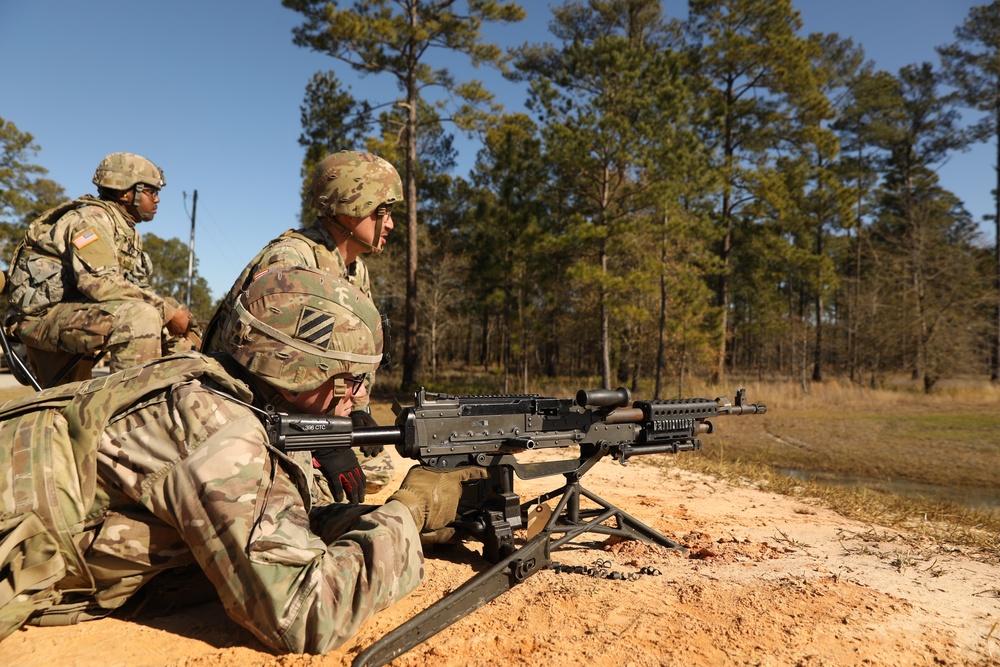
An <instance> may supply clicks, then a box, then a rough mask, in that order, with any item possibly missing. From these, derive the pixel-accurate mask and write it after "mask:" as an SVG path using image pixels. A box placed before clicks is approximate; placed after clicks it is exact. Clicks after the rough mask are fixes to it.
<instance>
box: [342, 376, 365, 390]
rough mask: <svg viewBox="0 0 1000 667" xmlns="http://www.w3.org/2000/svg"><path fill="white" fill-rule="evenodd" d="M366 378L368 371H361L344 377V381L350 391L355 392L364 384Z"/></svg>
mask: <svg viewBox="0 0 1000 667" xmlns="http://www.w3.org/2000/svg"><path fill="white" fill-rule="evenodd" d="M367 379H368V373H361V374H360V375H352V376H351V377H349V378H344V382H345V383H346V384H349V385H350V386H351V393H352V394H356V393H358V392H359V391H361V388H362V387H364V386H365V380H367Z"/></svg>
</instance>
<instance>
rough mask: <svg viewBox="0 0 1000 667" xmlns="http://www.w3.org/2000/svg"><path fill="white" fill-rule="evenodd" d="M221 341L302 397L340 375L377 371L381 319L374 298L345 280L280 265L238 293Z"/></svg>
mask: <svg viewBox="0 0 1000 667" xmlns="http://www.w3.org/2000/svg"><path fill="white" fill-rule="evenodd" d="M221 342H222V347H223V349H224V350H225V351H226V352H228V353H229V354H230V355H231V356H232V357H233V359H235V360H236V362H237V363H239V364H240V365H241V366H243V367H244V368H246V369H247V370H249V371H250V372H251V373H253V374H254V375H255V376H257V377H259V378H260V379H262V380H264V381H265V382H267V383H268V384H271V385H273V386H275V387H278V388H279V389H285V390H287V391H295V392H304V391H311V390H313V389H315V388H317V387H319V386H320V385H321V384H323V383H324V382H326V381H327V380H328V379H329V378H331V377H333V376H335V375H345V374H351V375H358V374H361V373H370V372H372V371H374V370H375V369H376V368H377V367H378V364H379V361H380V360H381V359H382V321H381V318H380V317H379V313H378V310H376V309H375V305H374V304H373V303H372V302H371V300H370V299H369V298H368V297H367V296H365V294H364V293H363V292H362V291H361V290H359V289H358V288H357V287H355V286H354V285H352V284H350V283H349V282H347V281H346V280H345V279H342V278H334V277H333V276H331V275H330V274H329V273H326V272H325V271H321V270H319V269H313V268H304V267H295V268H287V267H278V268H273V269H269V270H267V271H266V272H265V273H263V274H261V275H260V276H258V277H257V278H256V279H255V280H254V281H253V282H252V283H250V286H249V287H248V288H247V289H246V291H244V292H243V293H241V294H240V297H239V299H238V300H237V302H236V304H235V307H234V308H233V311H232V312H231V313H230V314H229V318H228V319H227V321H226V322H225V323H224V324H223V326H222V331H221Z"/></svg>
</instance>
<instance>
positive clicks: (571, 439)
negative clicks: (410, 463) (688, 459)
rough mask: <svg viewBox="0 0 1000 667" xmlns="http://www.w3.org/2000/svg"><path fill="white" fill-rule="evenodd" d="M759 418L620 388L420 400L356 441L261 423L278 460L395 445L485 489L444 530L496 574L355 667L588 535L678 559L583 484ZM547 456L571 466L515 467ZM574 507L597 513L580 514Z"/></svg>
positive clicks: (435, 628)
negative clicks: (614, 465) (535, 491)
mask: <svg viewBox="0 0 1000 667" xmlns="http://www.w3.org/2000/svg"><path fill="white" fill-rule="evenodd" d="M766 410H767V407H766V406H765V405H764V404H763V403H748V402H747V400H746V391H745V389H743V388H740V389H739V390H737V392H736V396H735V399H734V400H733V401H730V400H729V399H727V398H723V397H720V398H717V399H714V400H712V399H707V398H683V399H673V400H654V401H634V402H633V401H632V395H631V392H629V390H628V389H625V388H623V387H622V388H618V389H614V390H611V389H596V390H589V391H586V390H580V391H579V392H577V395H576V397H575V398H572V399H570V398H551V397H544V396H539V395H537V394H520V395H504V396H449V395H448V394H437V393H429V392H426V391H424V390H423V389H421V390H420V392H418V393H417V395H416V401H415V404H414V405H413V406H411V407H407V408H404V409H401V410H398V411H397V417H396V425H395V426H391V427H381V426H380V427H374V428H359V429H354V428H352V426H351V420H350V419H349V418H346V417H323V416H314V415H285V414H280V413H273V412H272V413H269V415H268V417H267V418H265V420H264V421H265V427H266V428H267V431H268V436H269V438H270V440H271V443H272V444H273V445H274V446H275V447H278V448H279V449H283V450H286V451H294V450H313V449H319V448H325V447H354V446H361V445H371V444H383V445H394V446H395V447H396V451H397V452H398V453H399V454H400V456H402V457H404V458H409V459H414V460H416V461H419V462H420V463H421V464H422V465H426V466H434V467H440V468H456V467H459V466H468V465H475V466H481V467H484V468H486V469H487V477H486V478H485V479H481V480H474V481H472V482H468V483H466V484H465V485H464V487H463V494H462V499H461V501H460V503H459V508H458V517H456V521H455V522H454V523H453V524H452V526H453V527H455V528H456V529H457V530H460V531H462V532H463V533H465V534H467V535H468V536H470V537H472V538H474V539H476V540H478V541H479V542H481V543H482V544H483V556H484V557H485V558H487V559H488V560H489V561H491V562H492V563H494V564H495V565H494V566H493V567H491V568H490V569H489V570H487V571H486V572H483V573H481V574H479V575H477V576H475V577H473V578H472V579H470V580H469V581H468V582H466V583H465V584H464V585H463V586H461V587H460V588H458V589H456V590H455V591H454V592H452V593H451V594H449V595H447V596H445V597H444V598H443V599H441V600H440V601H438V602H437V603H435V604H434V605H431V606H430V607H429V608H428V609H426V610H424V611H423V612H421V613H420V614H418V615H417V616H415V617H414V618H412V619H410V620H409V621H407V622H406V623H404V624H403V625H401V626H400V627H399V628H397V629H396V630H393V631H392V632H390V633H388V634H387V635H385V636H384V637H382V638H381V639H380V640H378V641H377V642H375V643H374V644H372V645H371V646H370V647H368V648H367V649H366V650H364V651H362V652H361V653H360V654H358V656H357V658H356V659H355V660H354V663H353V666H354V667H362V666H375V665H384V664H386V663H387V662H389V661H390V660H392V659H393V658H395V657H397V656H399V655H401V654H402V653H404V652H406V651H408V650H409V649H411V648H413V647H414V646H416V645H417V644H419V643H421V642H423V641H424V640H426V639H427V638H428V637H431V636H433V635H434V634H436V633H438V632H440V631H441V630H443V629H444V628H446V627H448V626H449V625H451V624H452V623H454V622H455V621H457V620H459V619H460V618H463V617H464V616H466V615H467V614H469V613H470V612H472V611H473V610H475V609H477V608H479V607H481V606H482V605H484V604H486V603H487V602H489V601H490V600H493V599H495V598H496V597H498V596H499V595H501V594H502V593H504V592H505V591H507V590H509V589H510V588H511V587H512V586H514V585H516V584H517V583H520V582H521V581H524V580H525V579H526V578H528V577H529V576H531V575H532V574H534V573H535V572H537V571H539V570H541V569H545V568H547V567H548V566H549V565H550V563H551V557H550V554H551V552H552V550H554V549H556V548H558V547H560V546H561V545H563V544H565V543H566V542H568V541H570V540H573V539H575V538H577V537H579V536H581V535H583V534H585V533H596V534H602V535H612V536H618V537H622V538H625V539H636V540H641V541H644V542H650V543H653V544H659V545H661V546H664V547H666V548H668V549H676V550H679V551H685V549H684V547H682V546H681V545H679V544H677V543H675V542H673V541H671V540H669V539H668V538H667V537H665V536H664V535H662V534H660V533H659V532H658V531H656V530H655V529H653V528H651V527H649V526H647V525H646V524H644V523H642V522H641V521H639V520H638V519H636V518H635V517H633V516H631V515H629V514H626V513H625V512H624V511H622V510H621V509H619V508H617V507H615V506H614V505H612V504H611V503H609V502H607V501H605V500H603V499H602V498H600V497H598V496H597V495H595V494H593V493H591V492H590V491H588V490H587V489H585V488H584V487H583V486H582V485H581V483H580V480H581V479H582V477H583V475H584V474H585V473H586V472H587V471H588V470H589V469H590V468H591V467H593V466H594V465H596V464H597V463H598V462H599V461H600V460H601V459H602V458H604V457H606V456H610V457H611V458H612V459H613V460H616V461H618V462H619V463H621V464H622V465H627V464H628V461H629V459H630V458H631V457H633V456H639V455H647V454H663V453H668V454H677V453H679V452H687V451H697V450H699V449H701V440H700V436H701V435H703V434H708V433H712V432H713V430H714V427H713V424H712V422H711V421H709V420H710V419H712V418H715V417H719V416H738V415H748V414H763V413H764V412H766ZM546 449H551V450H555V449H564V450H567V451H570V452H572V454H570V455H568V456H566V457H564V458H557V459H554V460H535V461H523V460H519V459H518V455H523V454H525V453H526V452H533V451H541V450H546ZM522 458H526V457H522ZM530 458H538V457H530ZM546 458H547V457H546ZM515 475H516V476H517V477H519V478H520V479H536V478H540V477H547V476H551V475H562V476H563V478H564V480H565V481H564V483H563V484H562V485H561V486H560V487H559V488H557V489H555V490H553V491H550V492H548V493H545V494H543V495H541V496H538V497H537V498H535V499H533V500H530V501H528V502H521V498H520V496H518V495H517V494H516V493H515V492H514V476H515ZM554 498H558V499H559V500H558V503H557V506H556V508H555V509H554V510H553V512H552V514H551V516H550V518H549V520H548V521H547V523H546V524H545V526H544V527H543V528H542V529H541V531H540V532H539V533H538V534H537V535H535V536H534V537H532V538H530V539H529V540H528V541H527V542H526V543H525V544H523V545H522V546H520V547H518V546H517V545H516V544H515V535H514V531H515V530H517V529H520V528H524V527H526V526H527V519H528V515H529V512H530V510H531V508H532V507H533V506H535V505H539V504H542V503H546V502H548V501H549V500H552V499H554ZM581 498H585V499H587V500H589V501H590V503H589V504H591V505H595V506H596V507H590V508H583V507H581V505H580V500H581ZM609 522H613V524H614V525H607V524H608V523H609Z"/></svg>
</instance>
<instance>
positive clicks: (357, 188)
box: [309, 151, 403, 254]
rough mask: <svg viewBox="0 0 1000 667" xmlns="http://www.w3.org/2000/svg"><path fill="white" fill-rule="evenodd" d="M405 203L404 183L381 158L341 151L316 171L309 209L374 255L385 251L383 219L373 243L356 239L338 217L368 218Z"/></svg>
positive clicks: (379, 220)
mask: <svg viewBox="0 0 1000 667" xmlns="http://www.w3.org/2000/svg"><path fill="white" fill-rule="evenodd" d="M402 199H403V182H402V181H401V180H400V178H399V173H398V172H397V171H396V168H395V167H393V166H392V165H391V164H389V163H388V162H387V161H386V160H383V159H382V158H380V157H378V156H377V155H373V154H371V153H359V152H358V151H340V152H338V153H334V154H332V155H328V156H327V157H325V158H323V160H322V161H321V162H320V163H319V164H318V165H316V169H315V171H313V179H312V185H311V187H310V188H309V205H310V206H312V207H313V208H314V209H316V211H317V212H319V214H320V216H321V217H322V218H324V219H325V220H326V221H327V222H328V223H330V224H333V225H334V226H335V227H337V228H338V229H340V230H341V231H342V232H344V233H345V234H346V235H347V237H348V238H350V239H353V240H354V241H356V242H357V243H358V244H360V245H362V246H364V247H365V248H366V249H367V250H368V252H370V253H372V254H378V253H379V252H381V250H382V249H381V248H380V247H379V245H378V242H379V238H380V237H381V235H382V224H383V222H382V221H383V215H378V217H377V220H376V226H375V234H374V235H373V237H372V242H371V243H369V242H367V241H364V240H362V239H360V238H358V237H356V236H355V235H354V233H353V231H352V230H350V229H348V228H346V227H344V226H343V225H342V224H340V223H339V222H337V221H336V216H338V215H346V216H350V217H352V218H367V217H368V216H370V215H371V214H372V213H375V212H376V209H378V208H379V207H380V206H392V204H394V203H396V202H398V201H402ZM386 213H388V211H386Z"/></svg>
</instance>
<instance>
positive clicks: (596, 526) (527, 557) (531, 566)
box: [352, 470, 687, 667]
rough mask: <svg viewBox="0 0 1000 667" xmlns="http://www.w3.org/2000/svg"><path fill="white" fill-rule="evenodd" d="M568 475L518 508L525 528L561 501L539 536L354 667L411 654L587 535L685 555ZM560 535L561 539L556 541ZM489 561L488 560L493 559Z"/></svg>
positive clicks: (511, 550) (361, 656)
mask: <svg viewBox="0 0 1000 667" xmlns="http://www.w3.org/2000/svg"><path fill="white" fill-rule="evenodd" d="M508 472H509V471H508ZM564 475H565V477H566V484H565V485H563V486H562V487H560V488H558V489H556V490H554V491H550V492H548V493H545V494H542V495H540V496H538V497H537V498H535V499H534V500H531V501H529V502H526V503H522V504H521V505H520V506H519V509H520V513H521V516H522V525H526V524H527V521H526V517H527V514H528V511H529V508H530V507H531V506H533V505H536V504H541V503H545V502H547V501H548V500H551V499H552V498H556V497H559V496H561V497H560V499H559V502H558V504H557V505H556V508H555V509H554V510H553V511H552V515H551V516H550V517H549V519H548V521H547V522H546V524H545V526H544V527H543V528H542V529H541V531H540V532H539V533H538V534H537V535H535V536H534V537H531V538H529V539H528V540H527V542H525V544H524V545H523V546H521V547H519V548H512V544H511V545H509V546H508V547H507V548H503V549H500V550H498V552H497V554H496V555H497V557H498V558H499V560H496V564H495V565H493V566H492V567H491V568H490V569H488V570H486V571H485V572H481V573H479V574H477V575H476V576H474V577H472V578H471V579H469V580H468V581H467V582H465V583H464V584H462V586H460V587H459V588H457V589H455V590H454V591H453V592H451V593H449V594H448V595H445V596H444V597H443V598H441V599H440V600H438V601H437V602H435V603H434V604H432V605H431V606H430V607H428V608H427V609H425V610H423V611H422V612H420V613H419V614H417V615H416V616H414V617H413V618H411V619H410V620H408V621H407V622H405V623H403V624H402V625H400V626H399V627H398V628H396V629H395V630H392V631H391V632H389V633H387V634H386V635H385V636H383V637H382V638H381V639H379V640H378V641H376V642H375V643H374V644H372V645H371V646H369V647H368V648H366V649H365V650H364V651H362V652H361V653H359V654H358V656H357V657H356V658H355V659H354V661H353V663H352V667H379V666H381V665H384V664H386V663H388V662H389V661H391V660H392V659H394V658H396V657H398V656H400V655H402V654H403V653H405V652H406V651H409V650H410V649H411V648H413V647H414V646H416V645H418V644H420V643H422V642H424V641H426V640H427V639H429V638H430V637H433V636H434V635H436V634H437V633H438V632H440V631H441V630H444V629H445V628H447V627H448V626H449V625H451V624H452V623H454V622H456V621H458V620H460V619H462V618H464V617H465V616H467V615H468V614H469V613H471V612H472V611H475V610H476V609H478V608H479V607H482V606H483V605H485V604H486V603H487V602H489V601H491V600H493V599H495V598H497V597H499V596H500V595H502V594H503V593H505V592H507V591H508V590H510V589H511V588H513V587H514V586H516V585H517V584H519V583H521V582H522V581H524V580H525V579H527V578H528V577H530V576H531V575H533V574H535V573H536V572H538V571H539V570H544V569H546V568H548V567H550V566H551V564H552V557H551V552H552V550H553V549H556V548H558V547H560V546H562V545H563V544H566V543H567V542H569V541H570V540H573V539H574V538H576V537H579V536H580V535H583V534H585V533H598V534H602V535H612V536H618V537H622V538H624V539H633V540H639V541H642V542H650V543H653V544H658V545H660V546H663V547H666V548H668V549H676V550H679V551H681V552H685V553H686V551H687V550H686V549H685V548H684V547H683V546H681V545H679V544H677V543H676V542H673V541H672V540H669V539H667V537H666V536H664V535H662V534H661V533H659V532H657V531H656V530H655V529H653V528H651V527H650V526H647V525H646V524H644V523H642V522H641V521H639V520H638V519H636V518H635V517H633V516H631V515H630V514H628V513H626V512H624V511H623V510H621V509H620V508H618V507H615V506H614V505H612V504H611V503H609V502H608V501H606V500H604V499H603V498H600V497H599V496H597V495H596V494H594V493H592V492H590V491H588V490H587V489H585V488H583V486H582V485H581V484H580V474H579V471H578V470H577V471H573V472H566V473H564ZM505 477H506V479H507V482H508V483H509V482H510V481H512V479H511V478H510V476H509V475H505ZM581 497H583V498H587V499H588V500H590V501H591V502H593V503H595V504H596V505H598V507H597V508H587V509H584V508H581V507H580V499H581ZM612 519H613V520H614V524H615V525H613V526H609V525H605V522H606V521H609V520H612ZM557 534H558V535H561V536H560V537H558V538H556V537H555V535H557ZM494 543H495V542H494ZM487 549H488V544H487V543H486V542H484V555H487V553H486V552H487ZM504 554H505V555H504ZM487 557H488V558H489V556H488V555H487ZM492 560H495V559H492Z"/></svg>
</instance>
